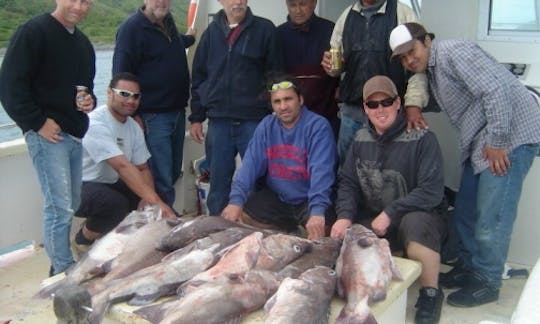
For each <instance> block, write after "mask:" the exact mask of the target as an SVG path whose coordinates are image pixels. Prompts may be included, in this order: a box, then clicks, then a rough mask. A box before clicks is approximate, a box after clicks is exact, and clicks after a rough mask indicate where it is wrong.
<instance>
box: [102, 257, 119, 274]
mask: <svg viewBox="0 0 540 324" xmlns="http://www.w3.org/2000/svg"><path fill="white" fill-rule="evenodd" d="M115 259H116V258H114V259H111V260H109V261H107V262H105V263H103V264H102V265H101V267H100V270H101V272H102V273H109V272H111V270H112V268H114V260H115Z"/></svg>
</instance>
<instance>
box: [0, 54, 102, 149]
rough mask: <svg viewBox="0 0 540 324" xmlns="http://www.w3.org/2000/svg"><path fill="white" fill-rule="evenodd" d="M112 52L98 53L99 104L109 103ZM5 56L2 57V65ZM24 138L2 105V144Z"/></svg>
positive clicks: (97, 83)
mask: <svg viewBox="0 0 540 324" xmlns="http://www.w3.org/2000/svg"><path fill="white" fill-rule="evenodd" d="M112 56H113V51H112V50H100V51H96V77H95V79H94V93H95V94H96V97H97V99H98V102H97V104H98V105H102V104H104V103H106V102H107V85H108V84H109V81H110V80H111V69H112ZM2 60H3V56H0V64H1V63H2ZM20 137H22V133H21V130H20V129H19V128H18V127H17V125H15V123H14V122H13V121H12V120H11V119H10V118H9V116H8V115H7V114H6V112H5V111H4V108H3V107H2V104H0V142H6V141H11V140H14V139H17V138H20Z"/></svg>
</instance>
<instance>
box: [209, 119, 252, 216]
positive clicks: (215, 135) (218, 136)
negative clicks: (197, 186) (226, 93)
mask: <svg viewBox="0 0 540 324" xmlns="http://www.w3.org/2000/svg"><path fill="white" fill-rule="evenodd" d="M258 124H259V122H258V121H255V120H236V119H230V118H211V119H210V120H209V121H208V132H207V134H206V140H205V150H206V159H207V161H209V165H210V192H209V193H208V198H207V200H206V204H207V205H208V211H209V213H210V215H220V214H221V211H222V210H223V208H225V206H226V205H227V203H228V202H229V194H230V192H231V183H232V177H233V175H234V171H235V168H236V161H235V157H236V154H240V156H241V157H243V156H244V152H245V151H246V149H247V146H248V143H249V140H250V139H251V137H252V136H253V133H254V132H255V128H257V125H258Z"/></svg>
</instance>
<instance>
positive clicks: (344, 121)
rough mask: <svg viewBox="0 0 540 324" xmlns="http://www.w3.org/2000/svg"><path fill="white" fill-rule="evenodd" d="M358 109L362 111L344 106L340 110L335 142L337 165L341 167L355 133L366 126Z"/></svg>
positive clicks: (356, 107) (363, 116)
mask: <svg viewBox="0 0 540 324" xmlns="http://www.w3.org/2000/svg"><path fill="white" fill-rule="evenodd" d="M358 109H362V108H360V107H358V106H351V105H347V104H345V105H344V106H343V107H342V108H341V112H340V119H341V124H340V126H339V135H338V140H337V151H338V156H339V165H340V166H341V165H343V162H345V158H346V157H347V152H348V151H349V147H350V146H351V143H352V142H353V141H354V136H355V135H356V132H357V131H358V130H360V129H361V128H362V127H364V125H365V124H366V121H365V119H366V118H365V115H364V114H363V113H360V114H359V113H358V111H356V110H358Z"/></svg>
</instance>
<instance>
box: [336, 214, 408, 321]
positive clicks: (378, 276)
mask: <svg viewBox="0 0 540 324" xmlns="http://www.w3.org/2000/svg"><path fill="white" fill-rule="evenodd" d="M336 272H337V275H338V282H337V291H338V294H339V295H340V296H341V297H343V298H345V299H346V300H347V304H346V305H345V306H344V307H343V309H342V310H341V313H340V314H339V316H338V318H337V319H336V323H377V321H376V320H375V318H374V317H373V314H372V313H371V310H370V308H369V306H368V301H369V302H376V301H381V300H384V299H385V298H386V290H387V288H388V285H389V284H390V282H391V281H392V278H396V279H401V275H400V273H399V271H398V270H397V268H396V267H395V265H394V262H393V259H392V254H391V252H390V247H389V244H388V241H387V240H385V239H380V238H378V237H377V236H376V235H375V234H374V233H373V232H372V231H370V230H369V229H367V228H366V227H364V226H362V225H360V224H354V225H353V226H352V227H350V228H348V229H347V230H346V231H345V237H344V239H343V244H342V246H341V252H340V255H339V257H338V259H337V263H336Z"/></svg>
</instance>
